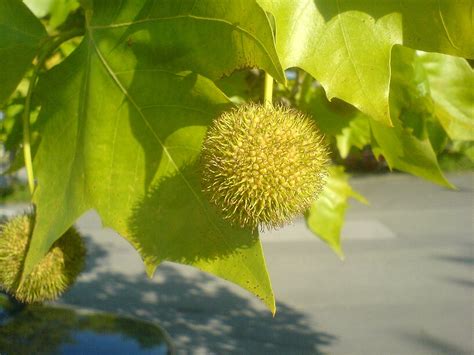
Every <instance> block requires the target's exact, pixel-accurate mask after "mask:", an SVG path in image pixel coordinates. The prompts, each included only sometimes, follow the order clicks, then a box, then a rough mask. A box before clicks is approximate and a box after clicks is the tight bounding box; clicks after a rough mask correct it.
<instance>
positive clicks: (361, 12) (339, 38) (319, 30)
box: [259, 0, 474, 126]
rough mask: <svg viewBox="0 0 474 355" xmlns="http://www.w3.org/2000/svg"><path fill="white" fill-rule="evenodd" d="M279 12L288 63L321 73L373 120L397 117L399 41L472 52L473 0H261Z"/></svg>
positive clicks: (333, 92) (329, 86)
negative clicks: (394, 92)
mask: <svg viewBox="0 0 474 355" xmlns="http://www.w3.org/2000/svg"><path fill="white" fill-rule="evenodd" d="M259 3H260V4H261V6H262V7H263V8H264V9H265V10H266V11H269V12H270V13H272V14H273V16H274V17H275V22H276V33H277V50H278V54H279V56H280V60H281V61H282V64H283V67H284V68H290V67H300V68H302V69H304V70H305V71H307V72H308V73H310V74H311V75H312V76H313V77H315V78H316V79H317V80H318V81H319V82H320V83H321V84H322V85H323V87H324V89H325V90H326V93H327V96H328V98H329V99H332V98H333V97H338V98H340V99H342V100H344V101H347V102H349V103H350V104H352V105H354V106H355V107H357V108H358V109H359V110H360V111H362V112H363V113H365V114H367V115H369V116H370V117H371V118H372V119H374V120H375V121H377V122H379V123H382V124H385V125H389V126H390V125H391V124H392V122H391V116H390V109H389V88H390V77H391V72H390V61H391V51H392V47H393V46H394V45H395V44H404V45H407V46H410V47H413V48H417V49H422V50H426V51H439V52H443V53H448V54H453V55H459V56H466V57H470V58H472V57H473V56H474V40H473V37H472V36H471V35H470V34H471V33H472V21H471V20H470V13H471V8H472V4H471V1H469V0H461V1H449V0H444V1H436V0H422V1H409V0H405V1H397V2H395V1H377V2H374V1H371V2H368V1H364V0H348V1H339V0H338V1H324V0H317V1H314V0H301V1H293V0H259Z"/></svg>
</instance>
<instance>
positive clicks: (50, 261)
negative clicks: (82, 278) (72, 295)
mask: <svg viewBox="0 0 474 355" xmlns="http://www.w3.org/2000/svg"><path fill="white" fill-rule="evenodd" d="M34 221H35V217H34V215H33V214H31V213H29V214H22V215H18V216H15V217H13V218H12V219H10V220H9V221H7V222H5V223H4V224H2V225H1V226H0V288H2V289H4V290H5V291H7V292H8V293H9V294H10V295H12V296H13V297H15V298H16V299H17V300H18V301H21V302H24V303H33V302H42V301H47V300H54V299H56V298H57V297H58V296H59V295H60V294H62V293H63V292H64V291H65V290H66V289H67V288H68V287H69V286H71V285H72V284H73V283H74V281H75V280H76V278H77V276H78V275H79V273H80V271H81V270H82V268H83V266H84V259H85V246H84V242H83V240H82V238H81V236H80V235H79V233H78V232H77V230H76V229H75V228H74V227H71V228H69V229H68V230H67V231H66V233H64V234H63V235H62V236H61V238H59V239H58V240H57V241H56V242H55V243H54V244H53V245H52V247H51V248H50V250H49V251H48V253H46V255H45V256H44V258H43V259H42V260H41V261H40V262H39V263H38V264H37V265H36V266H35V267H34V269H33V271H32V272H31V273H30V274H29V275H28V276H26V278H25V279H24V280H23V283H21V284H20V277H21V273H22V269H23V265H24V262H25V257H26V252H27V248H28V244H29V240H30V238H31V234H32V231H33V226H34Z"/></svg>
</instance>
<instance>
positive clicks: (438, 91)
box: [418, 52, 474, 140]
mask: <svg viewBox="0 0 474 355" xmlns="http://www.w3.org/2000/svg"><path fill="white" fill-rule="evenodd" d="M418 58H419V60H420V61H421V63H422V65H423V67H424V68H425V70H426V73H427V77H428V80H429V84H430V92H431V96H432V97H433V100H434V102H435V114H436V116H437V117H438V118H439V120H440V122H441V124H442V125H443V127H444V129H445V130H446V132H447V133H448V135H449V137H450V138H451V139H460V140H474V72H473V70H472V68H471V66H470V65H469V63H468V62H467V61H466V60H465V59H463V58H456V57H452V56H448V55H442V54H437V53H423V52H419V53H418Z"/></svg>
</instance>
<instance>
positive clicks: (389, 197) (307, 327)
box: [0, 173, 474, 355]
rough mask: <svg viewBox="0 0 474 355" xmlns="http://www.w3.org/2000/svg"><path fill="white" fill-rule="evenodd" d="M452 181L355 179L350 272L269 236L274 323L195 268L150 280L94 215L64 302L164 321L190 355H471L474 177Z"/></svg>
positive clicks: (303, 245) (311, 250) (295, 229)
mask: <svg viewBox="0 0 474 355" xmlns="http://www.w3.org/2000/svg"><path fill="white" fill-rule="evenodd" d="M449 178H450V180H451V181H452V182H453V183H454V184H456V185H457V186H458V188H459V190H458V191H450V190H447V189H444V188H441V187H438V186H436V185H432V184H430V183H427V182H424V181H422V180H420V179H417V178H414V177H410V176H407V175H402V174H391V175H382V176H370V177H361V178H355V179H353V180H352V184H353V186H354V187H355V188H356V189H357V190H358V191H359V192H361V193H362V194H364V195H365V196H366V197H367V198H368V200H369V201H370V203H371V204H370V206H364V205H361V204H358V203H353V204H352V207H351V208H350V209H349V210H348V215H347V221H346V224H345V228H344V231H343V245H344V250H345V254H346V259H345V261H344V262H342V261H340V260H339V259H338V258H337V257H336V256H335V255H334V254H333V253H332V252H331V251H330V250H329V249H328V248H327V247H326V246H325V245H324V244H322V243H321V242H319V241H318V240H317V238H316V237H314V236H313V235H312V234H311V233H310V232H308V230H307V229H306V227H305V226H304V223H303V221H297V222H296V223H295V224H294V225H292V226H289V227H287V228H284V229H282V230H279V231H276V232H272V233H267V234H266V235H264V236H263V238H262V239H263V245H264V250H265V255H266V259H267V264H268V268H269V272H270V275H271V278H272V281H273V287H274V290H275V294H276V298H277V314H276V316H275V318H272V316H271V314H270V313H269V312H268V311H267V310H266V309H265V308H264V306H263V305H261V304H260V303H259V302H258V300H256V299H254V298H253V297H252V296H251V295H250V294H248V293H247V292H245V291H243V290H241V289H240V288H238V287H236V286H234V285H232V284H230V283H227V282H225V281H222V280H219V279H216V278H214V277H212V276H209V275H207V274H205V273H201V272H198V271H196V270H194V269H193V268H190V267H185V266H180V265H174V264H170V263H165V264H163V265H162V266H160V267H159V268H158V270H157V273H156V275H155V277H154V278H153V279H152V280H150V279H148V278H147V277H146V276H145V273H144V268H143V265H142V263H141V260H140V258H139V256H138V254H137V253H136V252H135V251H134V250H133V248H131V247H130V245H128V243H127V242H126V241H124V240H123V239H122V238H120V237H117V236H116V235H115V233H113V232H112V231H110V230H107V229H102V228H101V227H100V220H99V219H98V217H97V216H96V215H95V214H94V213H88V214H86V215H85V216H83V217H82V218H81V220H80V222H79V226H80V229H81V230H82V231H83V232H84V233H85V235H86V238H87V243H88V247H89V248H88V249H89V256H88V263H87V268H86V271H85V272H84V273H83V274H82V276H81V277H80V278H79V280H78V282H77V284H76V285H75V286H74V287H73V288H72V289H71V290H70V291H69V292H68V293H67V294H66V295H65V296H64V297H63V298H62V299H61V301H60V302H62V303H66V304H71V305H77V306H83V307H87V308H95V309H100V310H104V311H111V312H120V313H124V314H127V315H133V316H137V317H140V318H144V319H149V320H155V321H157V322H159V323H160V324H161V325H162V326H163V327H164V328H165V329H166V330H167V331H168V332H169V333H170V335H171V337H172V338H173V340H174V342H175V344H176V346H177V348H178V349H179V351H180V352H181V353H192V354H194V353H196V354H199V353H203V354H204V353H216V354H224V353H225V354H228V353H236V354H270V353H272V354H325V353H328V354H368V355H370V354H473V353H474V345H473V334H474V331H473V315H474V307H473V305H474V298H473V287H474V277H473V276H474V274H473V263H474V255H473V245H474V244H473V241H474V238H473V232H474V227H473V216H474V214H473V212H474V205H473V203H474V174H473V173H463V174H454V175H450V176H449ZM3 211H4V212H5V211H7V210H6V209H3ZM1 212H2V208H0V213H1ZM7 212H8V211H7Z"/></svg>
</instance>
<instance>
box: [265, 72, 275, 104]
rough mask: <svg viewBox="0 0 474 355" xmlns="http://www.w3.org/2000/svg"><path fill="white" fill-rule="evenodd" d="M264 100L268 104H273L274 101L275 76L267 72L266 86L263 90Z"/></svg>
mask: <svg viewBox="0 0 474 355" xmlns="http://www.w3.org/2000/svg"><path fill="white" fill-rule="evenodd" d="M263 101H264V102H265V105H266V106H272V101H273V78H272V76H271V75H270V74H268V73H265V87H264V92H263Z"/></svg>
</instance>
